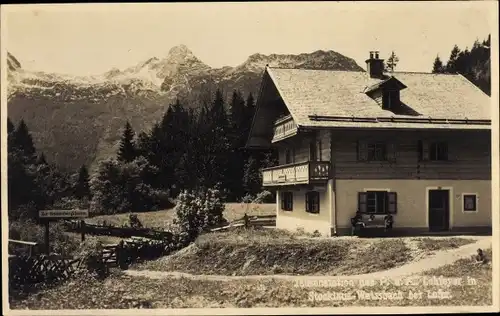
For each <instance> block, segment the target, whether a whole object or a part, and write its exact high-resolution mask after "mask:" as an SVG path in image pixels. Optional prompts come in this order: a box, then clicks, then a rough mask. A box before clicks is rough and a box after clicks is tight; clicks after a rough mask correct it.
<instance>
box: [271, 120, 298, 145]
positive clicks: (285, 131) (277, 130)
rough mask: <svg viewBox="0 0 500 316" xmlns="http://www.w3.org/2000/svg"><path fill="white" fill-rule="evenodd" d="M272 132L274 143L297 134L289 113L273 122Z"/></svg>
mask: <svg viewBox="0 0 500 316" xmlns="http://www.w3.org/2000/svg"><path fill="white" fill-rule="evenodd" d="M273 132H274V134H273V139H272V142H273V143H275V142H277V141H280V140H282V139H284V138H287V137H290V136H293V135H295V134H297V124H295V122H294V121H293V118H292V116H291V115H287V116H285V117H283V118H280V119H278V120H277V121H276V122H275V123H274V130H273Z"/></svg>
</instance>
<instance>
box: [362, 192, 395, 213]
mask: <svg viewBox="0 0 500 316" xmlns="http://www.w3.org/2000/svg"><path fill="white" fill-rule="evenodd" d="M363 191H364V192H365V193H368V192H386V193H389V192H391V189H380V188H377V189H370V188H368V189H363ZM387 202H389V201H387ZM367 204H368V200H367ZM366 214H373V215H384V214H385V215H387V214H386V213H366ZM392 215H393V216H394V215H396V214H392Z"/></svg>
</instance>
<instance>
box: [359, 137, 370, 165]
mask: <svg viewBox="0 0 500 316" xmlns="http://www.w3.org/2000/svg"><path fill="white" fill-rule="evenodd" d="M366 160H368V144H367V143H366V142H364V141H358V161H366Z"/></svg>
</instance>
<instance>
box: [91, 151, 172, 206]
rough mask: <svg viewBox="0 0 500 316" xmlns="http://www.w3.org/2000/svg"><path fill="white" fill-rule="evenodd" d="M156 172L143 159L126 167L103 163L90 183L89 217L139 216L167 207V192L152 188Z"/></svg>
mask: <svg viewBox="0 0 500 316" xmlns="http://www.w3.org/2000/svg"><path fill="white" fill-rule="evenodd" d="M157 173H158V168H156V167H155V166H153V165H151V164H149V162H148V161H147V160H146V158H144V157H142V156H141V157H138V158H136V159H135V160H133V161H131V162H127V163H122V162H117V161H115V160H107V161H104V162H102V163H101V164H100V165H99V168H98V170H97V172H96V173H95V174H94V175H93V176H92V178H91V180H90V187H91V188H92V193H93V196H92V201H91V203H90V210H91V212H92V213H93V214H115V213H125V212H129V211H131V210H133V211H134V212H143V211H151V210H158V209H159V208H160V207H165V206H168V205H171V202H170V201H169V200H168V192H166V191H164V190H160V189H157V188H155V187H153V186H152V184H151V181H152V180H151V179H153V178H155V176H156V175H157Z"/></svg>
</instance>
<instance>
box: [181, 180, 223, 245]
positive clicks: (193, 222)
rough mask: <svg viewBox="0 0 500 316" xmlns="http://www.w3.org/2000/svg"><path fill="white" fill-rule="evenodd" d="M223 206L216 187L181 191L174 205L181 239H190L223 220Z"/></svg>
mask: <svg viewBox="0 0 500 316" xmlns="http://www.w3.org/2000/svg"><path fill="white" fill-rule="evenodd" d="M224 208H225V206H224V203H223V200H222V196H221V194H220V191H219V190H217V189H208V190H198V191H194V192H193V191H183V192H181V193H180V194H179V196H178V201H177V205H176V206H175V212H176V214H177V219H176V220H175V223H176V224H178V225H179V226H180V227H181V229H182V232H181V234H180V236H181V239H182V240H189V241H192V240H194V239H195V238H196V237H197V236H198V234H199V233H200V232H202V231H203V230H205V229H207V228H208V227H211V226H215V225H218V224H220V223H221V222H223V220H224V219H223V212H224Z"/></svg>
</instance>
